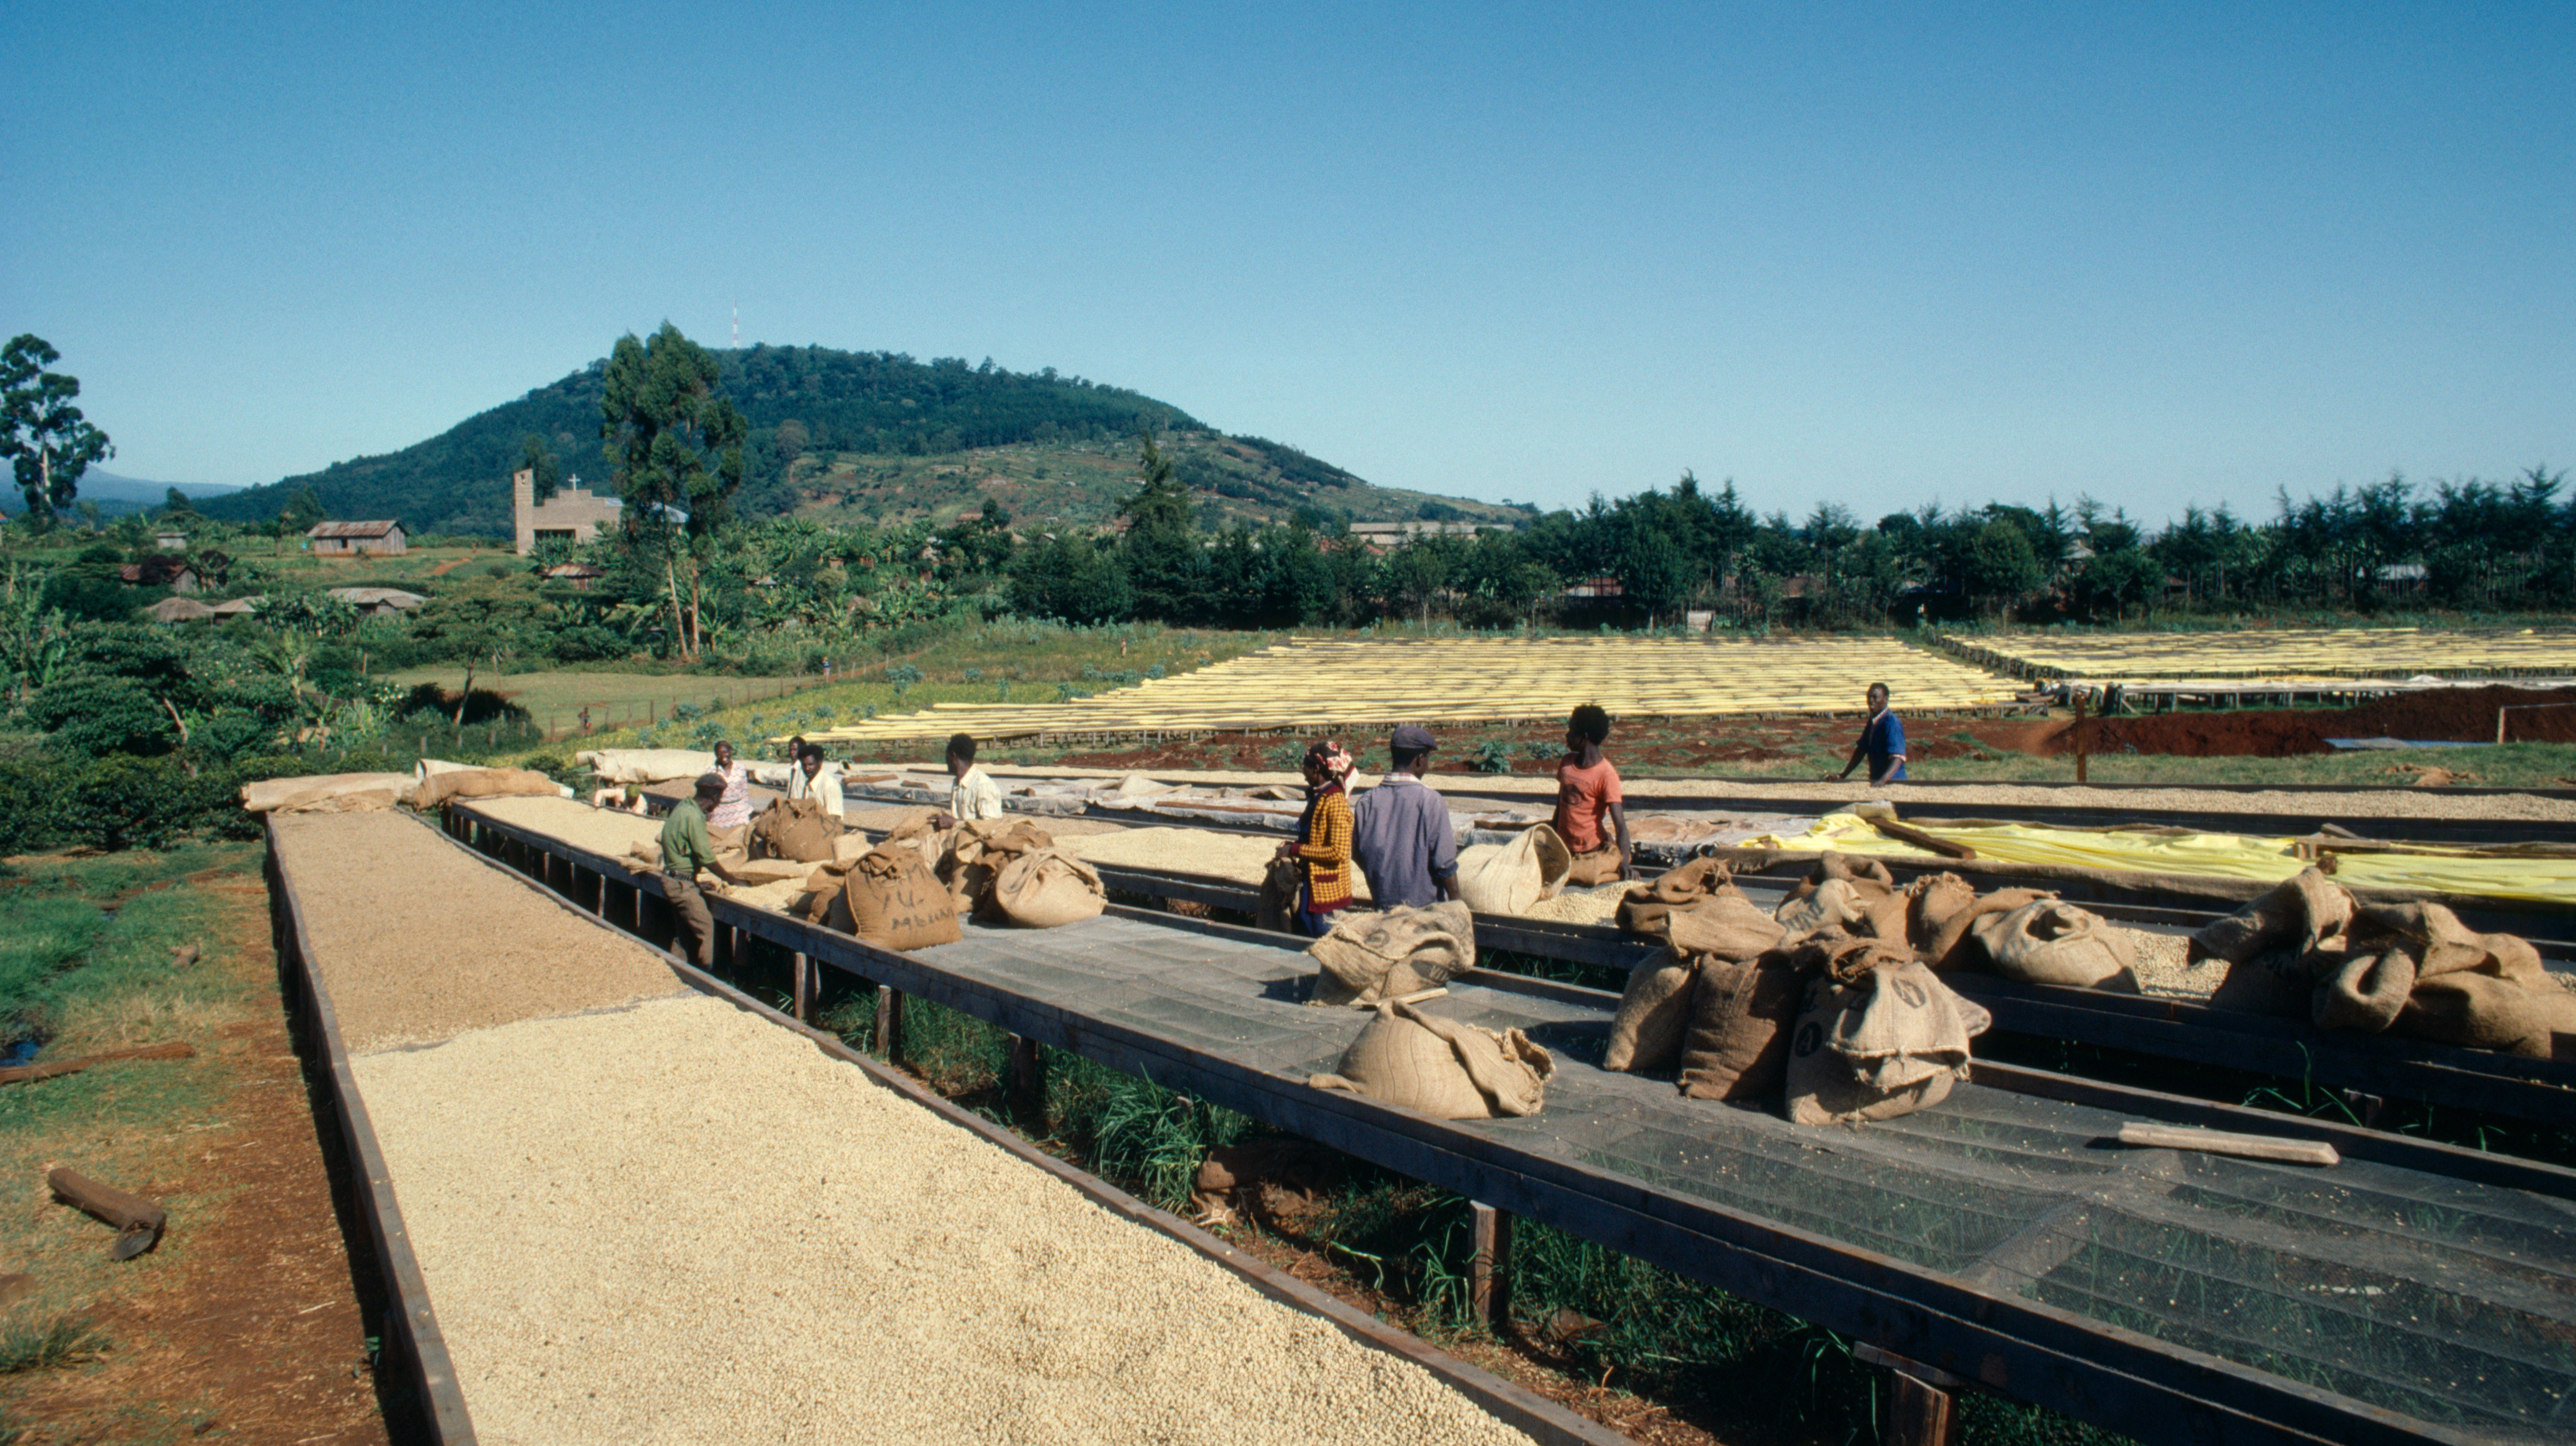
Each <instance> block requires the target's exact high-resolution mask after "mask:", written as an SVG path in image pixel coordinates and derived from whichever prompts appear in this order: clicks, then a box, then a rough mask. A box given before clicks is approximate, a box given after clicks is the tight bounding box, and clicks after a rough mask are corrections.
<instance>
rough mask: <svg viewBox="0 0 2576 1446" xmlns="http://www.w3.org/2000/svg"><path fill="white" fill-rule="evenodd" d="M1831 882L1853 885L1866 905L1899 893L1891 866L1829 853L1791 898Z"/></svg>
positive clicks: (1793, 889)
mask: <svg viewBox="0 0 2576 1446" xmlns="http://www.w3.org/2000/svg"><path fill="white" fill-rule="evenodd" d="M1748 867H1758V865H1748ZM1830 879H1840V880H1842V881H1843V882H1844V883H1847V884H1850V885H1852V886H1853V892H1854V893H1855V894H1856V895H1857V896H1858V897H1859V898H1860V900H1861V902H1862V903H1863V904H1864V905H1867V904H1870V903H1874V902H1876V901H1877V900H1879V899H1880V898H1883V897H1885V896H1886V895H1888V894H1891V893H1894V892H1895V891H1896V875H1894V874H1891V873H1889V872H1888V871H1887V865H1885V864H1883V863H1880V862H1879V861H1878V860H1876V859H1872V858H1856V857H1854V856H1852V855H1850V854H1837V853H1827V854H1823V855H1820V856H1818V858H1817V859H1816V866H1815V868H1813V869H1812V870H1810V871H1809V872H1808V874H1807V876H1806V877H1805V878H1803V879H1800V880H1799V881H1798V883H1797V885H1796V886H1795V887H1794V888H1792V889H1790V890H1789V897H1790V898H1793V899H1803V898H1805V897H1807V895H1809V894H1811V893H1814V892H1815V891H1816V890H1818V889H1820V888H1823V887H1824V885H1825V883H1826V881H1827V880H1830Z"/></svg>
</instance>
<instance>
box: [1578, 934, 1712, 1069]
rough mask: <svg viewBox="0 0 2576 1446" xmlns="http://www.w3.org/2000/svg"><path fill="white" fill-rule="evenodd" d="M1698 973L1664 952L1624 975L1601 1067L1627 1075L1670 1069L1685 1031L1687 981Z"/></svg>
mask: <svg viewBox="0 0 2576 1446" xmlns="http://www.w3.org/2000/svg"><path fill="white" fill-rule="evenodd" d="M1698 973H1699V966H1698V965H1697V964H1694V963H1693V962H1691V960H1690V959H1689V958H1687V957H1682V956H1676V955H1675V954H1673V953H1671V952H1669V951H1668V952H1666V953H1662V954H1658V955H1656V956H1655V957H1654V958H1652V959H1649V960H1646V961H1645V962H1644V963H1642V964H1639V965H1638V966H1636V967H1635V968H1633V969H1631V970H1629V971H1628V987H1627V988H1626V989H1625V990H1623V991H1621V992H1620V995H1619V1012H1618V1013H1616V1014H1614V1015H1612V1016H1611V1017H1610V1047H1609V1048H1608V1049H1605V1050H1603V1051H1602V1054H1601V1067H1602V1068H1603V1069H1607V1070H1617V1071H1620V1072H1622V1073H1628V1074H1644V1073H1646V1072H1647V1071H1648V1070H1657V1069H1670V1068H1672V1066H1673V1065H1674V1063H1675V1062H1677V1061H1678V1060H1680V1058H1681V1055H1682V1036H1683V1035H1684V1034H1685V1033H1687V1032H1688V1031H1689V1029H1690V1012H1691V980H1692V979H1693V978H1694V977H1696V976H1697V975H1698Z"/></svg>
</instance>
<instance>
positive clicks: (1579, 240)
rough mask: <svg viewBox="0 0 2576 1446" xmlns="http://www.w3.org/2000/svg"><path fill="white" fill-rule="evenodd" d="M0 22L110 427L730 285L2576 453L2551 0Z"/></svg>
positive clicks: (1774, 450)
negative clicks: (2521, 1) (2534, 1)
mask: <svg viewBox="0 0 2576 1446" xmlns="http://www.w3.org/2000/svg"><path fill="white" fill-rule="evenodd" d="M0 51H5V53H8V54H10V55H12V56H15V57H18V58H19V62H20V63H18V64H15V65H13V66H12V67H11V79H12V84H11V87H10V90H11V95H10V100H9V103H8V110H7V115H8V119H7V121H6V122H5V130H0V331H6V332H7V333H10V334H14V333H17V332H20V331H33V332H35V333H37V334H39V335H42V336H44V337H45V338H47V339H48V340H50V341H51V342H53V343H54V344H55V345H56V346H57V347H59V348H60V349H61V350H62V352H63V353H64V361H63V363H62V365H63V366H64V368H65V369H67V370H70V371H71V372H73V373H74V374H75V375H77V376H79V377H80V378H81V380H82V383H83V389H84V390H83V401H84V403H85V404H86V405H87V407H88V409H89V413H90V416H91V418H92V419H93V420H94V421H96V422H97V423H99V424H100V425H101V426H102V427H104V428H105V429H106V430H107V431H108V432H109V433H110V434H111V435H112V436H113V437H114V438H115V439H116V441H117V444H118V448H119V454H118V457H117V459H116V460H115V461H114V462H112V463H110V464H109V465H110V466H111V467H112V468H113V469H114V470H116V471H118V472H122V473H126V474H129V475H136V476H144V477H152V478H159V479H165V480H177V481H211V482H232V483H253V482H265V481H273V480H275V479H277V478H278V477H280V476H283V475H287V474H291V473H297V472H303V471H309V470H312V469H314V468H318V467H321V466H323V465H325V464H328V463H330V462H333V461H336V460H340V459H343V458H347V457H351V456H355V455H359V454H364V453H373V452H384V451H390V450H394V449H396V448H400V447H403V446H407V445H409V444H410V443H412V442H415V441H418V440H421V439H422V438H424V437H427V436H430V435H432V434H434V433H436V432H438V431H441V430H443V429H445V428H446V427H448V426H450V425H452V424H453V423H455V422H457V421H459V420H461V419H462V418H464V417H465V416H467V415H470V414H471V413H473V412H476V411H479V410H482V409H483V408H486V407H489V406H493V405H496V404H498V403H500V402H503V401H506V400H509V399H510V398H512V397H515V396H517V395H519V394H520V393H522V392H524V391H526V390H527V389H529V388H530V387H533V386H537V385H541V384H543V383H546V382H549V381H552V380H554V379H556V378H558V377H560V376H562V375H563V374H564V373H566V372H569V371H571V370H573V369H574V368H576V367H578V366H580V365H582V364H583V363H585V362H586V361H588V360H590V359H591V358H593V357H596V356H599V355H602V354H604V353H605V352H606V350H607V348H608V345H609V343H610V342H611V341H612V340H613V339H614V338H615V337H616V336H617V335H618V334H619V333H621V332H625V331H628V330H635V331H646V330H649V329H650V328H652V327H653V326H654V325H656V324H657V323H658V322H660V321H661V320H663V319H664V318H668V319H670V320H671V321H674V322H676V323H678V324H679V326H680V327H681V328H682V329H683V330H685V331H687V332H689V333H690V334H691V335H692V336H694V337H696V338H698V339H699V340H701V341H703V342H706V343H709V344H711V345H722V344H724V343H725V341H726V340H727V337H728V326H729V307H730V306H731V305H732V304H733V303H734V302H735V301H736V300H737V299H739V302H740V305H741V314H742V336H743V338H744V340H745V341H746V342H747V343H748V342H753V341H767V342H775V343H784V344H802V343H807V342H813V343H819V344H823V345H827V346H837V347H849V348H854V349H880V348H882V349H887V350H894V351H905V352H910V353H912V354H914V355H915V356H918V357H921V358H924V359H928V358H930V357H933V356H952V355H953V356H963V357H965V358H967V359H968V360H970V361H980V360H981V359H983V358H985V357H988V356H989V357H991V358H992V359H993V360H994V361H995V362H996V363H998V364H1000V365H1003V366H1008V367H1011V368H1013V369H1017V370H1035V369H1037V368H1039V367H1044V366H1054V367H1057V368H1059V369H1060V370H1062V371H1065V372H1068V373H1074V374H1078V375H1083V376H1088V377H1092V378H1094V379H1096V380H1101V381H1106V382H1113V383H1116V384H1118V385H1122V386H1129V387H1134V388H1137V389H1138V390H1141V391H1144V392H1147V393H1149V394H1152V395H1154V396H1157V397H1161V398H1163V399H1165V400H1167V401H1171V402H1173V403H1176V404H1178V405H1180V406H1182V407H1184V408H1186V409H1188V410H1189V411H1190V412H1192V413H1193V414H1195V415H1197V416H1198V417H1200V418H1201V419H1203V420H1205V421H1207V422H1209V423H1211V424H1213V425H1215V426H1218V427H1221V428H1223V429H1225V430H1228V431H1233V432H1249V433H1257V434H1259V435H1262V436H1267V437H1270V438H1272V439H1274V440H1278V441H1285V442H1291V443H1294V444H1296V445H1298V446H1301V447H1304V448H1306V449H1307V450H1309V451H1311V452H1313V453H1315V454H1316V455H1318V456H1321V457H1324V458H1326V459H1328V460H1330V461H1333V462H1336V463H1339V464H1341V465H1343V466H1346V467H1350V468H1351V469H1353V470H1355V471H1357V472H1359V473H1360V474H1361V475H1363V476H1365V477H1367V478H1369V479H1370V480H1372V481H1375V482H1378V483H1381V484H1385V485H1391V486H1401V487H1411V488H1420V489H1423V490H1427V491H1433V492H1447V493H1461V494H1466V495H1471V496H1477V497H1484V498H1489V499H1495V498H1503V497H1510V498H1514V499H1522V500H1535V501H1538V502H1542V503H1546V504H1551V505H1561V504H1573V503H1578V502H1580V501H1581V500H1582V499H1583V498H1584V497H1585V496H1586V495H1588V494H1589V493H1591V492H1593V491H1595V490H1598V491H1602V492H1606V493H1610V494H1614V495H1615V494H1620V493H1626V492H1632V491H1635V490H1637V489H1639V488H1642V487H1647V486H1656V485H1662V484H1665V483H1669V482H1670V481H1671V480H1672V479H1673V478H1674V477H1676V476H1678V475H1679V474H1680V473H1681V472H1682V470H1683V469H1684V468H1691V469H1695V470H1696V472H1697V473H1698V475H1699V476H1700V477H1701V478H1702V479H1704V480H1706V481H1709V482H1712V483H1713V482H1715V481H1717V480H1719V479H1722V478H1729V477H1731V478H1733V479H1735V481H1736V482H1737V484H1738V486H1739V487H1740V488H1741V489H1742V491H1743V492H1744V494H1745V495H1746V497H1747V499H1748V500H1749V501H1751V502H1752V503H1754V504H1755V505H1756V506H1759V507H1761V508H1764V509H1766V510H1768V509H1771V508H1775V507H1776V508H1784V509H1787V510H1789V511H1791V512H1793V513H1804V512H1805V511H1806V510H1808V509H1809V508H1811V507H1812V506H1814V505H1815V504H1816V503H1817V502H1819V501H1836V502H1840V503H1842V504H1844V505H1846V506H1849V507H1851V508H1853V509H1854V510H1855V511H1856V512H1858V513H1860V514H1861V515H1862V516H1863V517H1865V518H1868V517H1876V516H1878V515H1880V514H1881V513H1884V512H1888V511H1893V510H1896V509H1899V508H1910V507H1915V506H1919V505H1921V504H1923V503H1925V502H1929V501H1934V500H1938V501H1940V502H1942V503H1944V504H1946V505H1951V506H1956V505H1959V504H1961V503H1967V502H1982V501H1985V500H1987V499H1989V498H1995V499H2001V500H2007V501H2021V502H2031V503H2037V502H2041V501H2044V500H2045V499H2047V498H2048V497H2050V496H2052V495H2053V496H2055V497H2057V498H2059V499H2060V500H2063V501H2072V500H2073V498H2074V497H2075V496H2076V495H2077V494H2079V493H2090V494H2091V495H2093V496H2095V497H2098V498H2100V499H2101V500H2103V501H2104V502H2106V503H2111V504H2117V505H2121V506H2125V507H2127V508H2129V509H2130V510H2131V511H2132V512H2133V513H2138V514H2142V515H2145V516H2147V517H2150V518H2157V519H2161V518H2163V517H2165V516H2168V515H2171V514H2174V513H2177V512H2179V510H2180V508H2181V507H2182V505H2183V504H2184V503H2186V502H2191V501H2197V502H2199V503H2201V504H2203V505H2209V504H2215V503H2219V502H2226V503H2229V504H2232V505H2234V506H2235V507H2236V508H2238V509H2239V511H2240V512H2249V513H2253V514H2257V515H2267V514H2268V513H2269V511H2270V507H2271V502H2270V499H2271V496H2272V494H2273V491H2274V489H2275V488H2276V487H2282V486H2286V487H2288V488H2289V489H2290V490H2291V491H2292V492H2293V493H2294V494H2296V493H2303V492H2306V491H2309V490H2311V489H2317V490H2322V489H2324V488H2329V487H2332V486H2333V485H2335V484H2336V483H2338V482H2353V483H2359V482H2367V481H2372V480H2376V479H2378V478H2381V477H2384V476H2386V475H2388V474H2389V473H2390V472H2391V471H2392V470H2402V471H2403V472H2405V473H2406V474H2407V475H2409V476H2411V477H2416V478H2419V479H2425V480H2430V479H2436V478H2457V477H2466V476H2486V477H2491V478H2493V477H2504V476H2508V475H2511V474H2513V473H2515V472H2518V471H2519V470H2520V469H2522V468H2524V467H2527V466H2531V465H2534V464H2544V463H2545V464H2547V465H2550V466H2552V467H2559V466H2569V467H2576V107H2570V106H2569V105H2568V104H2567V103H2566V99H2565V76H2566V75H2567V74H2568V72H2569V68H2570V64H2571V62H2576V6H2569V5H2565V4H2563V3H2562V4H2554V5H2525V6H2518V5H2509V4H2500V5H2481V6H2475V7H2470V6H2436V5H2426V6H2416V7H2372V6H2367V5H2357V4H2354V5H2333V6H2326V5H2317V6H2300V5H2268V6H2243V5H2237V6H2207V7H2187V6H2178V5H2177V6H2163V7H2146V6H2136V7H2105V6H2087V7H2074V6H2031V7H2001V6H1992V7H1976V8H1955V7H1943V6H1932V5H1853V6H1847V7H1838V6H1831V5H1813V6H1797V7H1785V6H1784V7H1763V8H1733V7H1720V6H1689V7H1657V6H1622V5H1587V6H1522V5H1507V4H1479V5H1463V6H1454V7H1451V6H1396V7H1390V6H1384V5H1363V6H1329V5H1319V6H1262V7H1254V6H1172V7H1158V6H1111V7H1085V6H1079V5H1068V4H1047V5H1030V6H1025V7H1021V6H976V5H967V6H940V7H909V6H908V7H884V8H876V7H863V6H825V7H812V6H800V7H776V8H765V7H757V6H744V7H733V8H726V7H716V6H706V7H701V6H657V5H652V4H630V5H621V6H616V7H597V8H592V7H583V6H574V5H561V6H543V7H531V6H519V5H511V6H498V5H496V6H489V7H418V8H414V7H391V6H372V7H364V6H328V7H320V6H317V7H310V8H302V7H271V6H259V5H242V6H237V7H209V6H170V7H161V6H153V5H135V4H120V5H116V6H92V5H82V4H58V5H17V6H10V7H6V10H5V13H0ZM575 465H576V466H578V465H579V463H578V462H576V464H575Z"/></svg>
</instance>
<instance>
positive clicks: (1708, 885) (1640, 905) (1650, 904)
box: [1618, 859, 1743, 939]
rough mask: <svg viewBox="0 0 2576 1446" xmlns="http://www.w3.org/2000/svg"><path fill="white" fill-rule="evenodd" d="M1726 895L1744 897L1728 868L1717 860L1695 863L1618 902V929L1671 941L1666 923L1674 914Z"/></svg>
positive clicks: (1694, 860)
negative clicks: (1729, 875)
mask: <svg viewBox="0 0 2576 1446" xmlns="http://www.w3.org/2000/svg"><path fill="white" fill-rule="evenodd" d="M1724 894H1734V895H1736V896H1737V897H1739V898H1740V897H1742V895H1743V891H1742V890H1740V889H1738V888H1736V887H1735V885H1734V883H1733V882H1732V881H1731V880H1729V879H1728V877H1727V873H1726V865H1725V864H1724V863H1722V862H1720V861H1719V860H1717V859H1693V860H1691V861H1690V862H1689V863H1686V864H1684V865H1682V866H1681V867H1680V868H1677V869H1668V870H1666V871H1665V872H1664V873H1663V875H1662V876H1661V877H1659V878H1657V879H1655V880H1654V881H1653V882H1652V883H1649V884H1647V885H1646V886H1645V887H1644V888H1642V889H1631V890H1630V891H1628V893H1627V894H1626V895H1625V896H1623V897H1622V898H1621V899H1620V900H1619V914H1618V919H1619V927H1620V928H1622V929H1625V930H1626V931H1628V932H1629V933H1631V934H1642V935H1644V936H1646V937H1647V938H1650V939H1665V938H1670V937H1671V931H1670V928H1669V926H1668V925H1667V923H1666V920H1667V919H1669V918H1670V917H1671V915H1672V913H1673V911H1675V910H1677V909H1688V908H1691V907H1694V906H1696V905H1698V904H1702V903H1705V902H1707V901H1708V900H1710V899H1714V898H1717V897H1719V896H1721V895H1724Z"/></svg>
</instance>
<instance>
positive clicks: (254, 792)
mask: <svg viewBox="0 0 2576 1446" xmlns="http://www.w3.org/2000/svg"><path fill="white" fill-rule="evenodd" d="M416 786H417V780H415V779H414V778H413V777H412V775H410V774H408V773H309V774H306V775H304V776H303V777H300V778H264V779H261V780H260V781H259V782H257V783H245V784H243V785H242V786H241V801H242V809H243V810H244V811H245V812H248V813H267V812H269V811H270V810H272V809H281V808H285V807H287V806H288V804H289V803H290V802H291V801H293V800H297V799H306V797H307V795H312V794H321V795H331V794H342V793H373V792H375V791H377V790H378V789H391V790H393V792H394V796H395V797H396V798H407V797H408V796H409V795H410V793H411V791H412V789H413V788H414V787H416ZM305 808H306V810H307V811H312V803H311V801H310V800H309V799H308V800H307V802H306V803H305Z"/></svg>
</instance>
